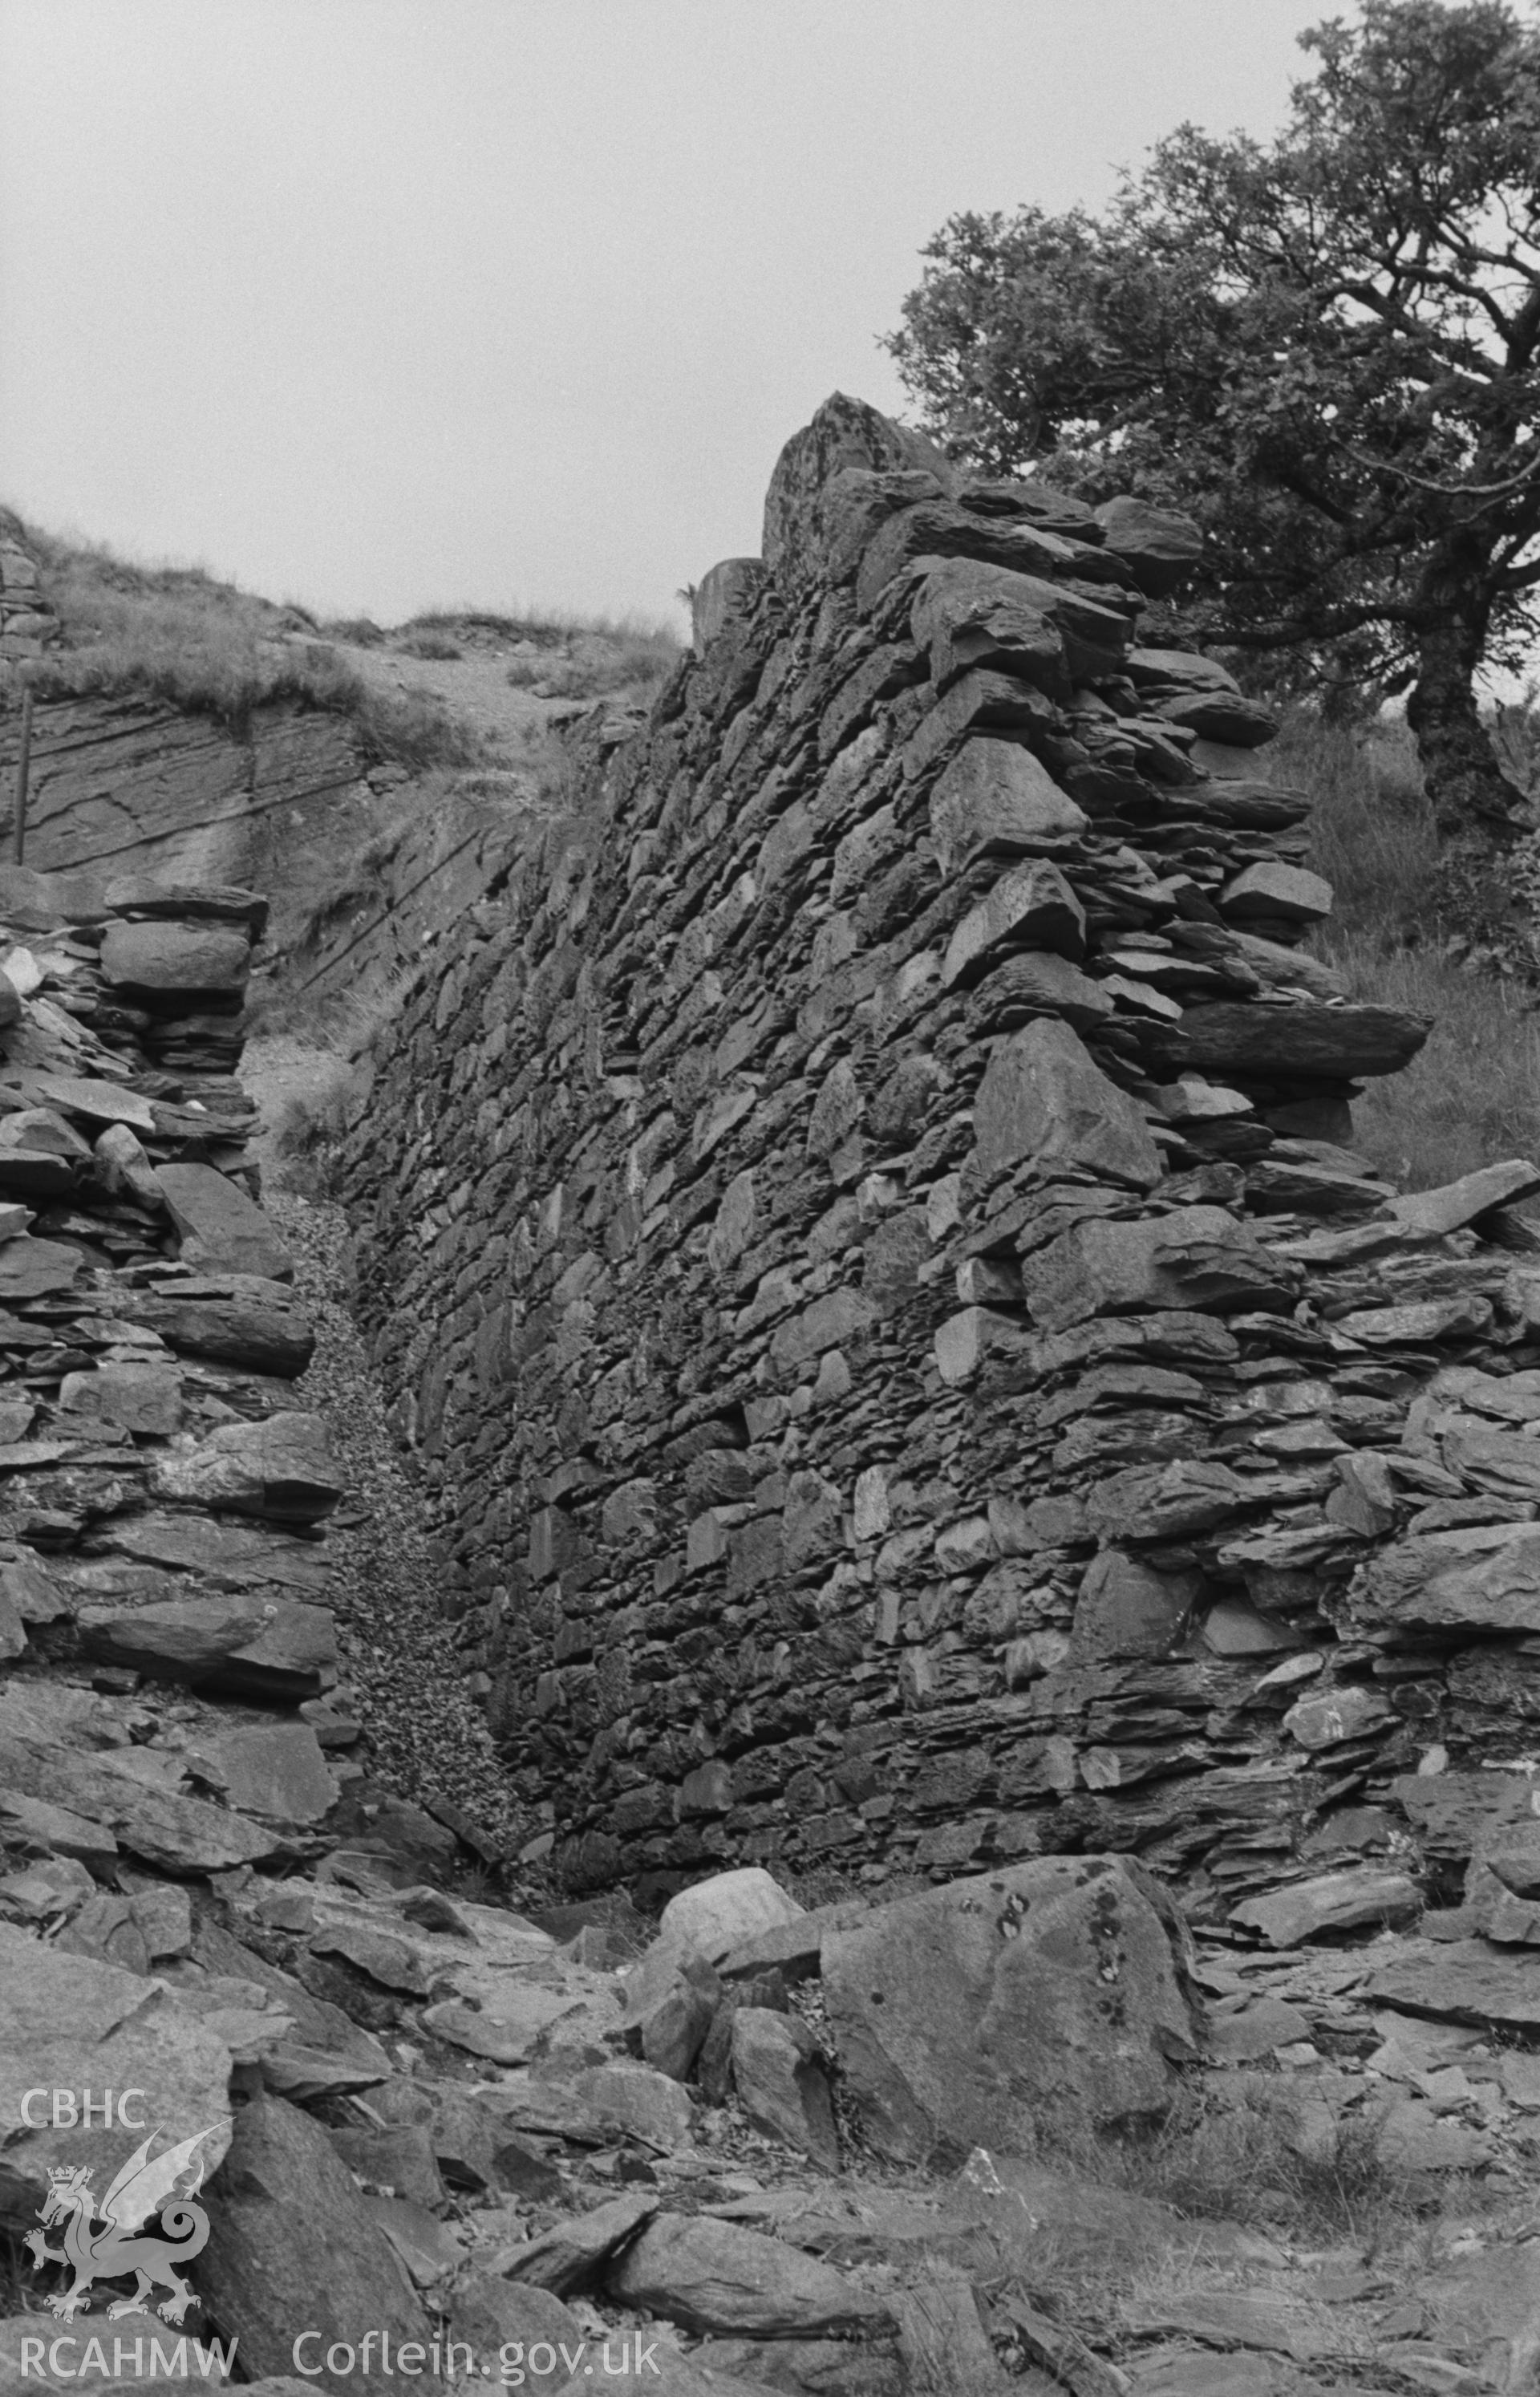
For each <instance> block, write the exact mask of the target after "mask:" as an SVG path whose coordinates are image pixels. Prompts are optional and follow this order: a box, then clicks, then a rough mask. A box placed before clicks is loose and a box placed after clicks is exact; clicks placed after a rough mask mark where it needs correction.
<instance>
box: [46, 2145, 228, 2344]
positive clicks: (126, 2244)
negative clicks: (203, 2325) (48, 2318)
mask: <svg viewBox="0 0 1540 2397" xmlns="http://www.w3.org/2000/svg"><path fill="white" fill-rule="evenodd" d="M210 2127H211V2128H212V2127H213V2126H212V2125H211V2126H210ZM156 2136H157V2134H156V2133H155V2132H154V2131H152V2132H151V2134H150V2136H149V2137H148V2138H147V2139H146V2140H145V2142H144V2144H143V2146H142V2147H140V2148H136V2149H135V2150H134V2152H133V2154H132V2155H131V2156H130V2157H129V2159H128V2161H127V2163H126V2164H125V2165H124V2166H123V2168H122V2170H121V2171H120V2172H119V2173H118V2174H117V2176H116V2177H115V2179H114V2181H113V2183H112V2185H111V2187H110V2188H109V2189H108V2190H107V2193H106V2195H105V2196H104V2197H103V2199H102V2201H101V2203H100V2205H98V2203H97V2202H96V2197H95V2193H94V2191H93V2190H92V2188H91V2180H90V2176H91V2167H90V2166H89V2165H88V2164H60V2165H58V2166H56V2168H55V2169H54V2171H52V2172H51V2173H50V2174H49V2176H48V2183H49V2186H48V2194H47V2197H46V2198H45V2199H44V2201H43V2203H42V2204H41V2206H40V2207H39V2208H38V2216H39V2219H40V2220H41V2221H42V2223H43V2224H44V2226H45V2228H47V2226H48V2225H49V2224H50V2223H54V2222H62V2223H63V2225H64V2233H63V2245H62V2246H61V2247H50V2246H49V2245H48V2244H47V2241H46V2239H45V2238H44V2235H43V2232H42V2231H41V2230H30V2231H29V2232H28V2233H27V2236H26V2239H25V2241H24V2242H23V2244H24V2245H25V2247H26V2249H27V2252H28V2254H29V2255H30V2256H31V2257H32V2260H33V2264H34V2265H37V2266H42V2265H44V2264H64V2265H67V2266H69V2267H70V2268H71V2269H72V2270H74V2282H73V2283H71V2285H70V2287H69V2288H67V2289H65V2290H64V2291H63V2292H62V2293H61V2294H60V2296H59V2297H50V2298H49V2299H48V2303H49V2305H50V2306H51V2307H52V2309H53V2310H54V2312H55V2313H56V2314H58V2315H59V2316H60V2320H61V2321H63V2322H73V2321H74V2317H75V2315H76V2314H77V2313H86V2312H88V2311H89V2310H90V2303H91V2299H90V2287H91V2283H92V2282H93V2281H112V2280H115V2279H116V2278H117V2276H118V2275H119V2273H122V2272H133V2273H135V2274H137V2275H138V2278H137V2282H136V2285H135V2288H134V2293H133V2295H132V2297H119V2298H118V2300H117V2301H116V2303H115V2304H114V2305H110V2306H109V2307H108V2309H107V2314H108V2318H109V2320H111V2319H112V2317H113V2316H114V2315H117V2314H134V2313H141V2312H142V2311H143V2310H144V2309H145V2307H146V2306H147V2305H148V2303H149V2301H150V2299H151V2297H153V2296H154V2291H155V2289H156V2288H157V2287H159V2288H162V2289H165V2290H167V2292H168V2295H167V2298H166V2301H165V2303H164V2304H163V2305H160V2306H157V2307H156V2309H155V2310H156V2312H157V2313H158V2314H159V2315H160V2317H161V2320H162V2321H163V2322H168V2323H180V2322H181V2319H182V2316H183V2315H184V2314H185V2313H186V2311H187V2309H188V2307H189V2306H190V2305H191V2304H192V2302H193V2292H192V2290H191V2289H190V2288H189V2287H188V2285H187V2283H186V2282H185V2281H184V2280H182V2279H181V2275H180V2274H179V2273H178V2271H177V2270H176V2267H177V2266H178V2265H179V2264H186V2263H190V2262H191V2261H192V2258H193V2257H194V2256H197V2255H200V2254H201V2253H202V2251H203V2249H204V2248H205V2247H206V2246H207V2245H208V2215H207V2214H205V2212H204V2210H203V2208H202V2206H201V2205H194V2203H192V2200H193V2199H194V2197H195V2196H196V2195H197V2193H198V2191H199V2189H201V2188H202V2187H203V2176H204V2166H203V2163H202V2162H201V2161H199V2162H197V2163H194V2149H196V2148H197V2147H198V2146H200V2144H201V2143H202V2141H203V2140H205V2139H207V2138H208V2131H197V2132H194V2136H192V2138H190V2139H183V2140H182V2141H181V2145H180V2146H179V2147H174V2148H167V2150H166V2153H165V2154H164V2155H162V2156H156V2157H155V2158H154V2162H152V2161H151V2158H150V2149H152V2148H153V2147H154V2143H155V2139H156ZM179 2183H180V2184H181V2187H179ZM173 2197H174V2198H175V2199H176V2200H177V2203H175V2204H171V2203H168V2200H170V2199H172V2198H173ZM156 2214H158V2215H159V2216H160V2228H161V2230H163V2231H164V2232H165V2234H166V2236H165V2238H163V2239H160V2238H144V2237H142V2236H138V2235H136V2234H139V2233H142V2231H143V2229H144V2225H145V2224H146V2223H147V2222H148V2221H149V2220H150V2219H151V2217H152V2216H154V2215H156ZM93 2222H100V2224H101V2225H102V2227H101V2228H100V2230H93V2229H92V2227H91V2226H92V2224H93ZM169 2240H175V2241H177V2245H175V2246H171V2245H168V2244H167V2241H169Z"/></svg>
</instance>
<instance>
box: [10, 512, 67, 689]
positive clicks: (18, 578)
mask: <svg viewBox="0 0 1540 2397" xmlns="http://www.w3.org/2000/svg"><path fill="white" fill-rule="evenodd" d="M58 637H59V619H58V617H57V615H56V614H55V613H54V609H53V606H52V603H51V602H50V600H49V599H48V598H47V595H46V593H45V592H44V589H43V583H42V578H41V576H40V575H39V573H38V571H37V560H36V559H35V558H34V557H33V555H32V552H31V551H30V550H29V549H27V548H25V547H24V546H23V543H22V540H21V531H20V526H19V525H18V523H17V521H16V518H15V517H14V516H9V515H7V512H6V511H5V510H4V509H0V659H6V658H13V659H22V658H38V657H41V656H42V654H43V651H44V650H45V649H47V645H48V643H49V642H50V641H55V640H57V639H58Z"/></svg>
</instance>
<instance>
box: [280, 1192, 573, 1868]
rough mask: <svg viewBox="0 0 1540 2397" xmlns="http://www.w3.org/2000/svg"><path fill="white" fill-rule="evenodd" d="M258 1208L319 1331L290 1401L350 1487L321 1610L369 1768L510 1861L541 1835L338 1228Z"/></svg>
mask: <svg viewBox="0 0 1540 2397" xmlns="http://www.w3.org/2000/svg"><path fill="white" fill-rule="evenodd" d="M262 1204H263V1207H264V1208H265V1210H266V1212H268V1214H269V1215H271V1216H272V1218H273V1220H274V1222H275V1224H276V1225H277V1226H278V1228H279V1230H280V1231H281V1232H282V1234H283V1237H284V1239H285V1240H286V1241H287V1242H288V1247H289V1249H290V1250H291V1252H292V1253H293V1256H294V1261H295V1289H296V1292H297V1295H298V1296H299V1298H300V1300H301V1305H302V1306H304V1307H305V1309H306V1311H307V1313H308V1314H309V1315H310V1317H311V1319H312V1320H313V1322H314V1324H315V1359H314V1360H313V1361H312V1363H311V1366H310V1369H309V1371H308V1372H307V1373H305V1374H304V1376H303V1377H302V1379H301V1381H299V1382H298V1383H296V1385H295V1397H296V1399H297V1400H298V1402H299V1403H300V1404H301V1406H305V1407H312V1408H315V1410H316V1412H317V1413H320V1414H322V1415H324V1416H325V1418H326V1422H327V1426H328V1430H329V1432H330V1435H331V1441H332V1445H333V1447H334V1448H335V1450H336V1452H337V1455H338V1458H339V1460H340V1462H341V1465H342V1466H343V1469H344V1472H345V1474H346V1478H347V1485H348V1494H347V1496H346V1498H345V1499H344V1500H343V1502H342V1506H341V1510H340V1511H341V1514H342V1515H343V1516H344V1517H347V1518H349V1519H352V1518H355V1517H356V1519H357V1520H356V1521H353V1520H350V1522H349V1524H348V1526H347V1527H346V1528H340V1529H338V1530H335V1531H333V1530H331V1529H329V1528H328V1534H327V1546H326V1553H327V1556H328V1561H329V1562H330V1565H331V1586H330V1588H329V1589H328V1604H329V1605H330V1606H331V1607H332V1608H333V1610H334V1611H335V1614H336V1616H337V1638H338V1644H339V1647H340V1648H341V1654H342V1659H343V1670H344V1679H345V1680H346V1681H349V1682H351V1684H352V1685H353V1687H354V1689H355V1693H356V1699H357V1711H358V1714H359V1718H360V1720H361V1721H362V1722H363V1724H364V1729H365V1734H366V1736H367V1738H368V1748H369V1758H370V1763H371V1766H372V1767H373V1769H374V1770H375V1771H376V1772H377V1773H378V1774H379V1776H380V1778H381V1779H382V1780H383V1781H385V1782H387V1783H388V1784H389V1785H390V1787H391V1788H394V1789H395V1791H396V1792H397V1794H398V1795H400V1796H401V1797H404V1798H409V1799H413V1800H415V1801H417V1802H418V1803H419V1804H422V1803H425V1802H426V1801H427V1800H428V1799H430V1798H447V1799H449V1801H451V1802H452V1803H453V1804H454V1805H456V1806H460V1807H462V1808H463V1810H464V1812H465V1813H466V1814H468V1815H469V1816H470V1818H471V1820H472V1822H473V1823H475V1826H476V1827H477V1828H478V1829H480V1830H484V1831H486V1832H487V1833H488V1834H489V1836H490V1837H491V1838H492V1839H494V1840H496V1841H499V1842H500V1843H501V1844H502V1846H503V1848H504V1851H505V1853H508V1854H515V1855H516V1853H517V1851H518V1849H519V1847H520V1846H521V1845H523V1844H524V1843H525V1842H526V1841H529V1839H531V1838H533V1836H534V1835H535V1833H536V1832H537V1831H538V1830H539V1829H540V1828H541V1826H540V1825H539V1824H538V1823H535V1822H533V1821H531V1820H530V1818H529V1814H528V1813H527V1812H526V1810H524V1809H523V1808H522V1807H521V1806H520V1805H519V1804H518V1802H517V1801H516V1799H515V1797H514V1795H513V1793H512V1791H511V1789H510V1788H509V1787H508V1779H507V1775H506V1774H505V1772H504V1771H503V1768H502V1763H501V1761H500V1760H499V1757H498V1754H497V1750H496V1748H495V1747H494V1746H493V1743H492V1736H491V1734H490V1732H489V1729H488V1727H487V1722H486V1719H485V1717H484V1716H483V1715H482V1713H481V1710H480V1708H479V1707H477V1706H476V1705H475V1702H474V1701H473V1700H472V1699H471V1698H470V1697H469V1696H468V1694H466V1690H465V1683H464V1675H463V1668H462V1661H461V1658H460V1656H459V1654H458V1653H457V1651H456V1649H455V1645H454V1640H453V1636H452V1634H451V1632H450V1630H449V1626H448V1625H447V1624H446V1623H445V1621H444V1619H443V1617H442V1615H441V1614H440V1612H439V1604H438V1598H439V1579H438V1575H437V1573H435V1567H434V1563H433V1560H432V1557H431V1555H430V1552H429V1548H428V1543H427V1540H426V1538H425V1536H424V1533H423V1530H422V1514H421V1510H420V1507H419V1505H418V1500H417V1495H416V1493H415V1492H414V1490H413V1488H412V1485H411V1482H410V1480H408V1477H407V1475H406V1473H405V1472H404V1471H403V1469H402V1466H401V1463H400V1460H399V1457H398V1455H397V1453H396V1449H395V1441H394V1440H393V1438H392V1436H391V1432H390V1429H389V1426H388V1425H387V1423H386V1420H385V1408H384V1400H383V1398H382V1393H381V1389H380V1385H379V1383H378V1381H377V1380H376V1378H375V1375H374V1373H373V1370H372V1368H371V1366H370V1364H369V1361H368V1357H367V1355H366V1354H365V1350H364V1345H363V1342H362V1340H361V1339H360V1338H359V1335H358V1330H357V1326H356V1325H355V1322H354V1319H353V1317H352V1314H351V1312H350V1311H349V1307H348V1303H347V1295H346V1293H347V1291H348V1287H349V1281H350V1271H349V1233H348V1221H347V1217H346V1215H345V1214H344V1213H343V1212H342V1210H341V1208H340V1207H337V1206H334V1205H332V1204H331V1203H330V1202H329V1201H328V1200H325V1199H314V1198H301V1196H300V1195H299V1194H298V1193H296V1192H294V1191H288V1190H274V1189H272V1188H271V1187H270V1188H269V1189H268V1190H266V1191H264V1193H263V1197H262Z"/></svg>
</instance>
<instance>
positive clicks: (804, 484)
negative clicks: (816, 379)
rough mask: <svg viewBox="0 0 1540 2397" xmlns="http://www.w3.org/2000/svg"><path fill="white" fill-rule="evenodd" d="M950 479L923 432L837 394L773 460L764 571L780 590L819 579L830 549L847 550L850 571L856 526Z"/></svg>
mask: <svg viewBox="0 0 1540 2397" xmlns="http://www.w3.org/2000/svg"><path fill="white" fill-rule="evenodd" d="M956 479H957V477H956V472H955V469H954V468H953V467H952V466H951V465H950V464H949V463H948V462H947V460H946V459H945V458H944V456H943V454H942V452H941V451H940V450H939V449H937V448H936V447H935V445H934V444H933V443H932V442H931V441H928V440H927V439H926V437H925V435H924V434H922V433H913V432H911V431H910V430H909V429H908V427H907V426H906V425H902V424H895V423H893V422H892V421H891V418H889V417H886V416H881V415H879V414H878V413H877V409H876V408H870V407H868V406H867V404H866V403H865V401H864V400H860V399H850V398H848V397H847V396H846V395H845V393H844V392H842V391H837V392H835V393H833V394H832V395H831V396H830V397H829V398H828V399H826V400H825V401H824V405H823V407H822V408H819V410H818V412H817V414H816V415H815V416H814V417H813V420H812V422H811V423H810V424H805V425H804V426H803V427H802V429H801V431H800V432H799V433H794V434H793V435H792V437H791V439H790V440H789V441H788V442H787V443H786V446H785V448H784V449H783V450H782V452H781V455H780V457H779V458H778V459H777V460H776V462H775V471H774V473H773V474H772V475H771V476H770V489H769V490H768V491H767V493H766V495H765V528H764V540H763V548H764V559H765V566H766V569H767V571H768V572H769V573H770V576H771V578H772V580H773V581H774V582H776V583H779V584H781V586H782V587H783V589H785V590H795V589H797V588H799V587H800V586H801V585H803V584H806V583H819V582H822V581H824V579H825V578H826V577H827V575H828V572H829V566H830V557H831V552H832V551H833V550H834V549H836V548H841V549H849V551H850V561H849V562H850V569H851V570H853V568H854V565H855V562H856V558H857V557H858V556H860V551H861V547H862V545H863V543H862V542H861V538H860V534H861V532H862V531H863V530H869V529H876V527H877V525H878V524H880V523H881V521H882V519H883V517H884V516H886V515H887V514H889V513H890V512H891V509H892V508H894V507H895V506H899V505H902V504H904V502H906V501H914V500H917V499H921V498H925V497H931V498H941V497H942V496H944V494H945V493H946V492H948V491H950V490H951V489H952V488H953V485H954V483H955V482H956ZM874 485H876V486H877V488H876V489H874V488H873V486H874ZM885 485H886V486H887V487H888V488H886V489H884V488H883V486H885ZM848 528H849V531H850V532H853V533H854V536H855V537H854V538H853V539H850V538H849V537H848V533H847V529H848ZM842 534H846V535H847V538H845V539H843V540H842V539H841V536H842Z"/></svg>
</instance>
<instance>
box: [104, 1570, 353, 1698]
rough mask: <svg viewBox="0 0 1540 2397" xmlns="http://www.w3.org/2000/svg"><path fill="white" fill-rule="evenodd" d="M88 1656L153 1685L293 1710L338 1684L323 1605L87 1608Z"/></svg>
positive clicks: (235, 1601)
mask: <svg viewBox="0 0 1540 2397" xmlns="http://www.w3.org/2000/svg"><path fill="white" fill-rule="evenodd" d="M78 1620H79V1627H80V1637H81V1642H82V1645H83V1647H84V1649H85V1652H86V1654H87V1655H88V1656H93V1657H97V1658H100V1660H101V1661H102V1662H104V1663H106V1664H110V1665H128V1666H132V1667H134V1668H135V1669H136V1670H138V1671H139V1672H141V1673H148V1674H150V1675H151V1677H152V1678H153V1679H154V1680H156V1681H186V1682H188V1683H190V1684H191V1686H192V1687H193V1688H194V1689H208V1690H213V1691H218V1692H220V1693H221V1694H223V1695H225V1696H227V1697H241V1698H251V1699H254V1700H257V1701H259V1702H261V1701H269V1702H276V1703H278V1704H280V1705H295V1704H297V1703H298V1702H299V1700H300V1699H301V1698H317V1697H319V1696H320V1694H321V1692H322V1690H323V1689H325V1688H327V1687H328V1685H329V1683H330V1681H333V1680H334V1679H335V1678H336V1667H337V1630H336V1626H335V1624H334V1622H333V1620H332V1616H331V1612H330V1609H329V1608H328V1607H325V1606H306V1605H304V1604H302V1603H301V1602H300V1601H299V1600H277V1601H276V1602H275V1600H273V1599H272V1598H266V1599H264V1598H262V1597H261V1596H253V1597H250V1598H175V1599H164V1600H156V1601H154V1603H152V1604H151V1605H149V1606H137V1607H127V1608H121V1607H109V1606H87V1607H83V1608H82V1609H81V1611H80V1615H79V1618H78Z"/></svg>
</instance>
